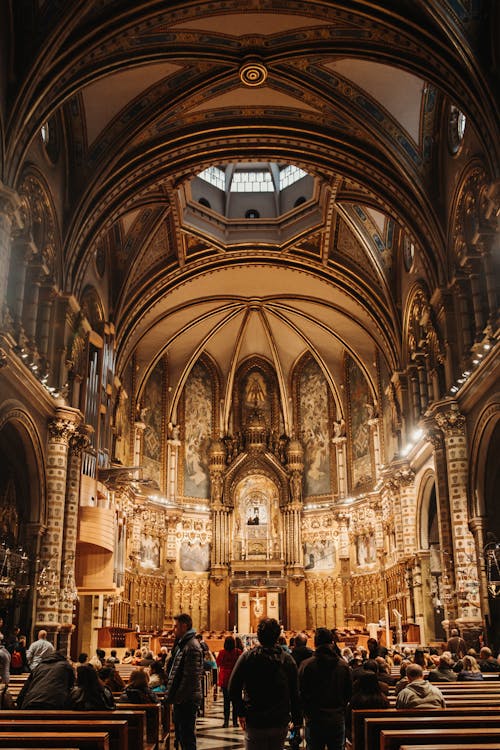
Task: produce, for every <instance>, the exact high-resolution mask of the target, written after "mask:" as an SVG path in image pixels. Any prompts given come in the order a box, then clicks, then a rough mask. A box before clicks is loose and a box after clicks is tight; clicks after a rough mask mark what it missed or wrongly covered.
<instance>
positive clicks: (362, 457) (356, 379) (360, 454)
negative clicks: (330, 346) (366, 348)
mask: <svg viewBox="0 0 500 750" xmlns="http://www.w3.org/2000/svg"><path fill="white" fill-rule="evenodd" d="M346 368H347V382H348V385H349V409H350V416H351V425H350V427H351V430H350V433H351V441H350V444H351V482H352V489H353V490H355V489H357V488H359V487H363V486H366V485H368V484H369V483H370V482H371V481H372V458H371V452H370V451H371V446H370V443H371V440H370V426H369V424H368V419H369V417H370V414H371V413H372V412H373V406H372V404H373V401H372V398H371V394H370V389H369V387H368V383H367V381H366V378H365V376H364V375H363V373H362V372H361V370H360V368H359V366H358V365H357V363H356V362H355V361H354V360H353V359H352V358H351V357H347V360H346Z"/></svg>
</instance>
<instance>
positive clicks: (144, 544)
mask: <svg viewBox="0 0 500 750" xmlns="http://www.w3.org/2000/svg"><path fill="white" fill-rule="evenodd" d="M139 558H140V561H141V565H142V567H143V568H150V569H151V570H158V568H159V567H160V542H159V540H158V539H155V538H154V537H152V536H150V535H148V536H144V537H143V538H142V539H141V545H140V548H139Z"/></svg>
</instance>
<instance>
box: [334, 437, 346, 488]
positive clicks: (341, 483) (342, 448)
mask: <svg viewBox="0 0 500 750" xmlns="http://www.w3.org/2000/svg"><path fill="white" fill-rule="evenodd" d="M332 443H333V444H334V445H335V448H336V451H335V454H336V457H337V478H338V488H339V500H344V499H345V498H346V497H347V494H348V487H347V438H346V437H344V436H340V437H334V438H332Z"/></svg>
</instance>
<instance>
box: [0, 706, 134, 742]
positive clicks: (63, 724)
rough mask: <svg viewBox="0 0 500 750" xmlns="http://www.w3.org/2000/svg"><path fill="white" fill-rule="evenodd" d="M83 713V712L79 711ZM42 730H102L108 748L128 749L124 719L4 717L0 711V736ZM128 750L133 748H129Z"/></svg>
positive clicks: (81, 731)
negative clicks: (107, 741) (106, 739)
mask: <svg viewBox="0 0 500 750" xmlns="http://www.w3.org/2000/svg"><path fill="white" fill-rule="evenodd" d="M81 713H82V714H83V712H81ZM40 728H41V729H42V730H43V731H44V732H52V733H59V732H78V733H80V734H86V733H87V732H102V733H106V734H108V736H109V750H129V745H128V726H127V722H126V721H116V720H110V718H109V717H108V718H106V719H103V720H97V719H86V718H85V716H84V715H82V716H78V717H75V718H73V719H59V718H58V719H55V718H54V719H47V718H45V719H42V720H40V719H26V718H24V717H23V718H15V719H6V718H4V717H3V713H2V712H0V736H2V735H3V734H4V733H5V732H20V733H22V734H24V733H27V732H36V731H37V730H39V729H40ZM130 750H134V749H133V748H131V749H130Z"/></svg>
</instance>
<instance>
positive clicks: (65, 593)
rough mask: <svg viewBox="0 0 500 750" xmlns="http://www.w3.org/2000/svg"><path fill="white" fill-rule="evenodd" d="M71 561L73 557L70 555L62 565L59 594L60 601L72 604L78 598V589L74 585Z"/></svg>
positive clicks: (72, 561)
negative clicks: (62, 575)
mask: <svg viewBox="0 0 500 750" xmlns="http://www.w3.org/2000/svg"><path fill="white" fill-rule="evenodd" d="M73 563H74V557H73V555H71V556H70V557H69V558H68V560H67V562H66V565H65V566H64V578H63V581H62V584H63V586H62V588H61V592H60V594H59V598H60V600H61V602H65V603H66V604H74V603H75V602H76V601H77V599H78V589H77V587H76V581H75V573H74V564H73Z"/></svg>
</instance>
